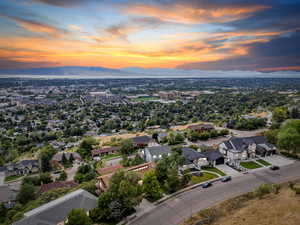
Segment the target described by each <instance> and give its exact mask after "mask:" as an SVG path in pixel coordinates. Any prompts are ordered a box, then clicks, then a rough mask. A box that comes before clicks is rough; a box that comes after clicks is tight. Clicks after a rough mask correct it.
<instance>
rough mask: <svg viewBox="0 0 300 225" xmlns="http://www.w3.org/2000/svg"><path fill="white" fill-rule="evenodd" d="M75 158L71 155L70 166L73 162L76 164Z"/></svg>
mask: <svg viewBox="0 0 300 225" xmlns="http://www.w3.org/2000/svg"><path fill="white" fill-rule="evenodd" d="M74 160H75V159H74V156H73V154H70V157H69V163H70V164H73V162H74Z"/></svg>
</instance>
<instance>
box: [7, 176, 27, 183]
mask: <svg viewBox="0 0 300 225" xmlns="http://www.w3.org/2000/svg"><path fill="white" fill-rule="evenodd" d="M20 177H23V175H12V176H8V177H5V181H6V182H8V181H13V180H17V179H18V178H20Z"/></svg>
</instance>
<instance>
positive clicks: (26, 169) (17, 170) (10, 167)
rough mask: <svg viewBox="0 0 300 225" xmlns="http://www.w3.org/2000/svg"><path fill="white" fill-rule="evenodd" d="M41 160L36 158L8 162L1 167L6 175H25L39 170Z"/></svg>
mask: <svg viewBox="0 0 300 225" xmlns="http://www.w3.org/2000/svg"><path fill="white" fill-rule="evenodd" d="M39 168H40V167H39V161H38V160H35V159H29V160H22V161H20V162H18V163H10V164H6V165H4V166H3V167H1V168H0V171H2V172H4V174H5V176H13V175H23V174H24V175H25V174H32V173H37V172H39Z"/></svg>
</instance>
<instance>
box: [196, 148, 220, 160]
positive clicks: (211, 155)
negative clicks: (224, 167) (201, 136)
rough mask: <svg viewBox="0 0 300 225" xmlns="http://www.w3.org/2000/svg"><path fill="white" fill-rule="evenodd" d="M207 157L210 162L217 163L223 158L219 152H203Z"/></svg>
mask: <svg viewBox="0 0 300 225" xmlns="http://www.w3.org/2000/svg"><path fill="white" fill-rule="evenodd" d="M201 153H202V154H203V155H205V156H206V157H207V160H208V161H216V160H217V159H220V158H223V155H222V154H221V152H220V151H219V150H213V151H206V152H201Z"/></svg>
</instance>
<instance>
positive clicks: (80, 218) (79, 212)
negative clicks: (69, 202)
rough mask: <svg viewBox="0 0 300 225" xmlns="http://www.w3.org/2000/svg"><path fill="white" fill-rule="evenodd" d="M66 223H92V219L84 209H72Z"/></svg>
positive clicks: (69, 224) (75, 224) (76, 224)
mask: <svg viewBox="0 0 300 225" xmlns="http://www.w3.org/2000/svg"><path fill="white" fill-rule="evenodd" d="M65 224H66V225H92V224H93V223H92V220H91V219H90V217H88V215H87V214H86V212H85V211H84V210H83V209H72V210H71V212H70V213H69V215H68V220H67V222H66V223H65Z"/></svg>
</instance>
